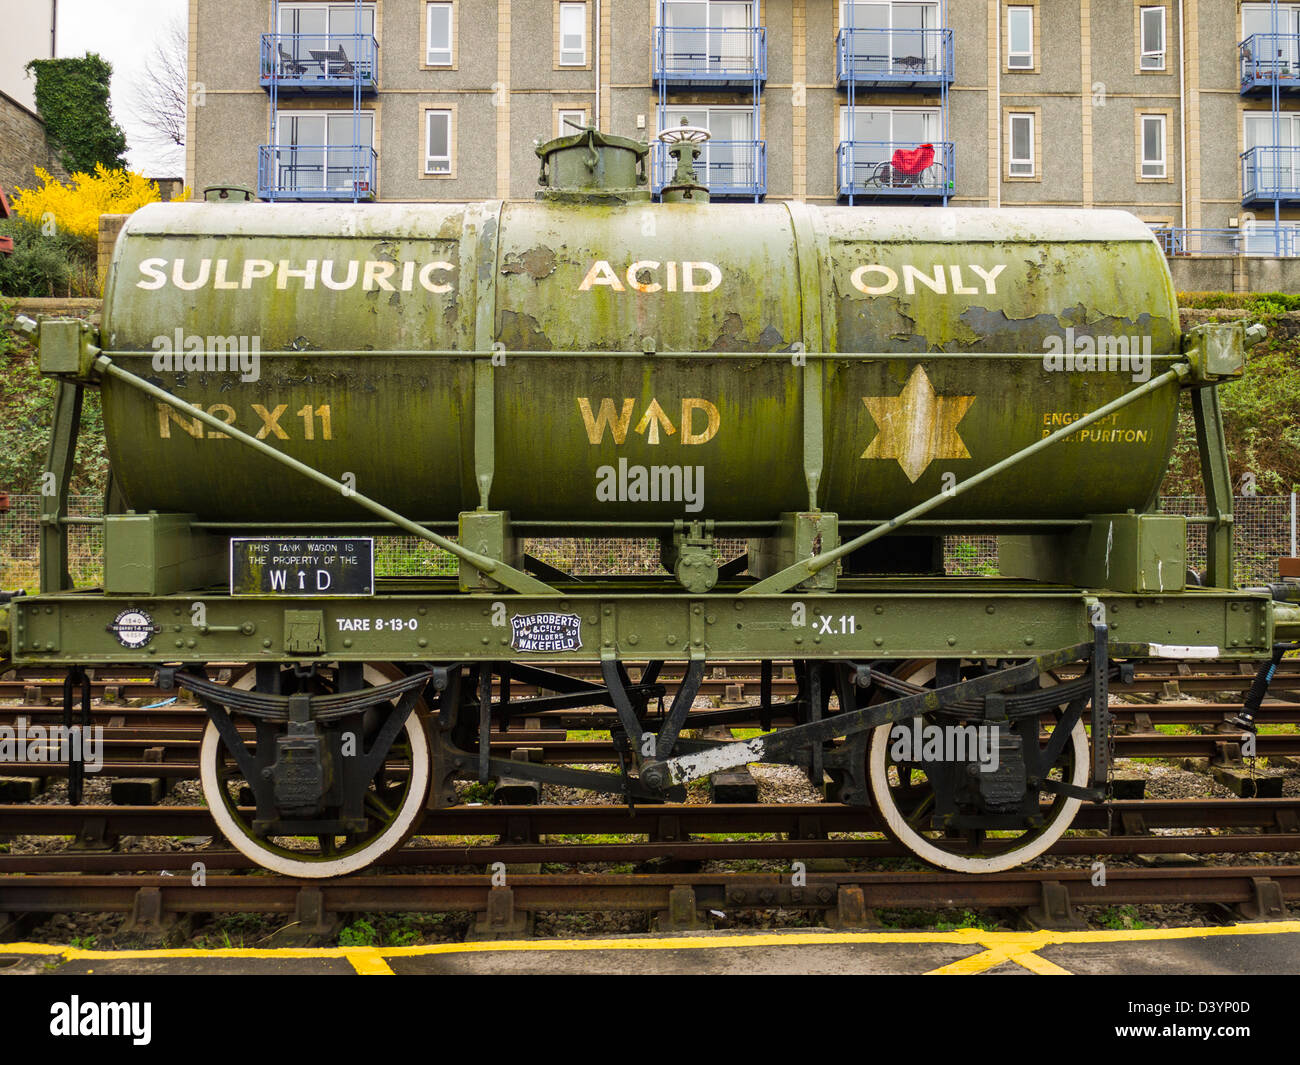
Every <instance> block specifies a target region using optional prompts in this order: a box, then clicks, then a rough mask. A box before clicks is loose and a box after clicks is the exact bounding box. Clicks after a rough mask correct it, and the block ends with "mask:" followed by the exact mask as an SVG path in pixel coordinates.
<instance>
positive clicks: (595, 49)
mask: <svg viewBox="0 0 1300 1065" xmlns="http://www.w3.org/2000/svg"><path fill="white" fill-rule="evenodd" d="M593 14H594V15H595V25H594V26H593V27H592V34H591V42H592V47H591V59H592V62H591V68H592V71H593V72H594V73H595V75H596V106H595V107H593V108H592V109H591V114H592V121H591V124H592V125H593V126H595V127H596V128H597V129H600V0H595V8H594V9H593Z"/></svg>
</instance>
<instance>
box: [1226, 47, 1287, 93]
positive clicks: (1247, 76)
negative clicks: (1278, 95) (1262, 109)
mask: <svg viewBox="0 0 1300 1065" xmlns="http://www.w3.org/2000/svg"><path fill="white" fill-rule="evenodd" d="M1237 50H1238V53H1239V55H1240V60H1241V93H1242V95H1247V94H1249V93H1255V92H1270V91H1271V90H1272V87H1273V81H1274V80H1275V79H1276V81H1277V84H1278V89H1279V90H1280V91H1281V92H1284V93H1296V92H1300V33H1252V34H1251V35H1250V36H1249V37H1247V38H1246V39H1245V40H1244V41H1242V42H1241V44H1239V45H1238V46H1237Z"/></svg>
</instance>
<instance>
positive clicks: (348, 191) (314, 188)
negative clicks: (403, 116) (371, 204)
mask: <svg viewBox="0 0 1300 1065" xmlns="http://www.w3.org/2000/svg"><path fill="white" fill-rule="evenodd" d="M373 143H374V113H373V112H371V111H361V112H352V111H281V112H280V113H279V114H278V115H276V124H275V146H276V148H277V151H276V153H275V154H276V186H277V187H278V188H279V189H280V190H281V191H284V192H334V193H338V194H340V195H347V196H351V195H352V193H353V191H354V189H353V182H363V183H365V184H366V186H367V187H366V189H365V190H363V191H371V189H370V186H371V185H373V183H374V174H372V173H371V166H370V164H371V157H370V147H371V145H372V144H373ZM358 149H360V150H358Z"/></svg>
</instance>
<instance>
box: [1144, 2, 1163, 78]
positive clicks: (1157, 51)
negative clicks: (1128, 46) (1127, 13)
mask: <svg viewBox="0 0 1300 1065" xmlns="http://www.w3.org/2000/svg"><path fill="white" fill-rule="evenodd" d="M1140 21H1141V25H1140V32H1141V34H1142V40H1141V42H1140V43H1141V48H1142V57H1141V60H1140V66H1141V68H1142V69H1143V70H1164V69H1165V9H1164V8H1163V7H1144V8H1142V9H1141V13H1140Z"/></svg>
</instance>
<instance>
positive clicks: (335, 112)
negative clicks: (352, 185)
mask: <svg viewBox="0 0 1300 1065" xmlns="http://www.w3.org/2000/svg"><path fill="white" fill-rule="evenodd" d="M353 114H354V112H353V111H350V110H344V109H342V108H338V107H290V108H286V109H283V110H277V111H276V114H275V127H274V130H273V132H272V142H273V143H272V144H271V148H272V150H274V149H276V148H320V149H322V150H323V151H324V152H325V153H326V154H325V164H324V165H325V169H324V170H323V171H322V184H321V186H320V189H321V190H322V191H323V190H332V191H333V190H337V191H340V192H342V191H343V190H342V189H340V188H338V187H337V186H333V185H327V184H325V183H324V180H323V179H324V177H326V176H327V175H328V172H329V154H328V153H329V151H330V150H331V149H332V148H338V147H351V146H352V143H351V141H350V140H349V141H348V143H347V144H345V145H338V144H333V143H331V141H330V136H329V125H330V123H329V120H330V119H331V118H340V117H345V118H348V119H351V118H352V117H353ZM360 114H361V115H362V117H363V119H364V122H363V125H366V126H367V127H368V131H369V133H370V140H369V142H368V143H365V142H363V143H362V144H360V145H358V147H361V148H367V147H368V148H369V149H370V150H371V151H372V152H374V153H375V154H374V159H373V160H372V161H371V171H370V191H371V192H374V193H376V194H377V192H378V189H379V109H378V108H377V107H363V108H362V109H361V111H360ZM317 117H320V118H323V119H324V120H325V137H324V141H325V143H324V144H312V143H299V142H295V141H288V140H282V139H281V133H280V130H281V123H282V122H286V120H287V121H288V122H289V123H292V122H293V120H295V119H300V118H317Z"/></svg>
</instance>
